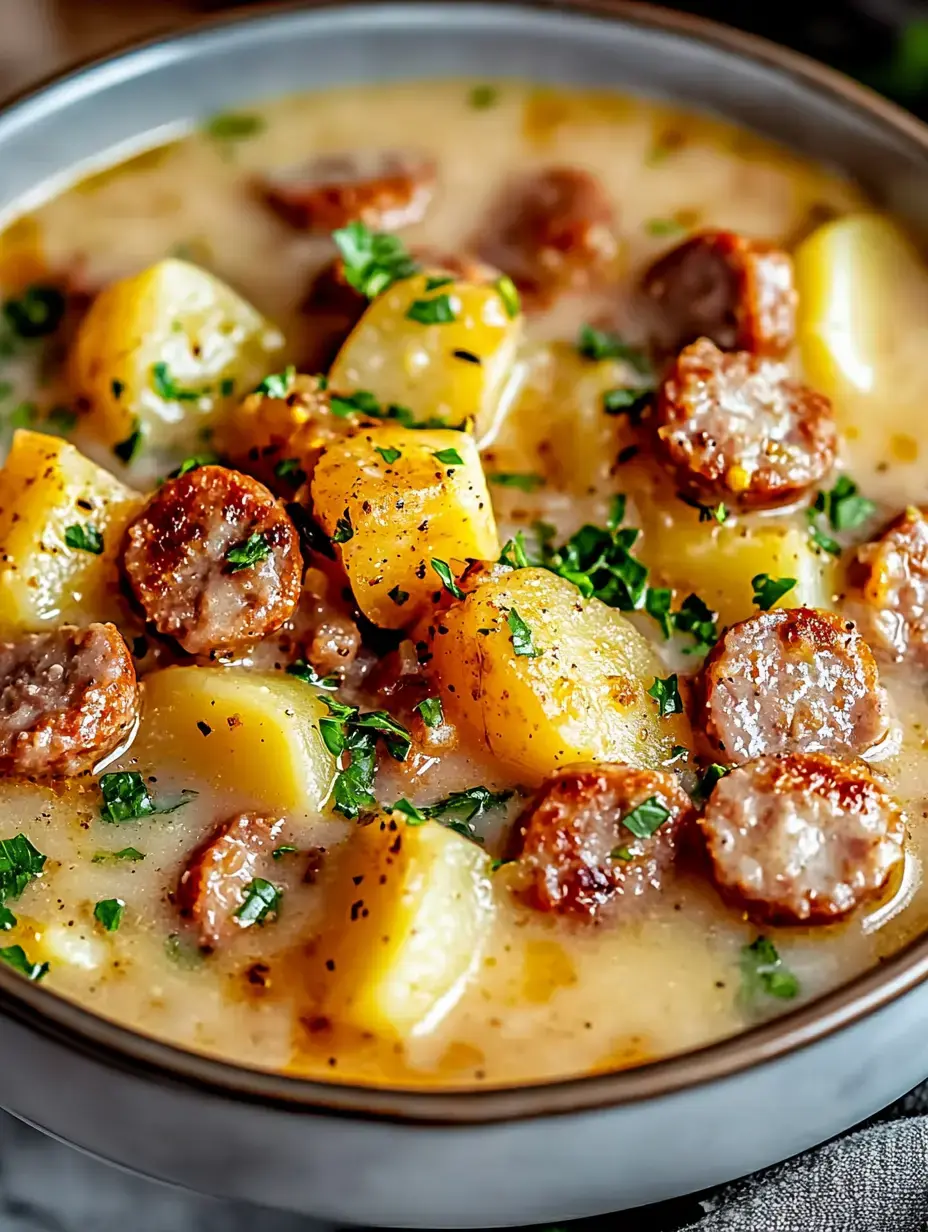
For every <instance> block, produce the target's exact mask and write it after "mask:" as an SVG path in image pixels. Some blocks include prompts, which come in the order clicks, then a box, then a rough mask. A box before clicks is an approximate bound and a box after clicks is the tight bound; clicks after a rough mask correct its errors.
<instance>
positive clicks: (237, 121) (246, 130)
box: [203, 111, 267, 141]
mask: <svg viewBox="0 0 928 1232" xmlns="http://www.w3.org/2000/svg"><path fill="white" fill-rule="evenodd" d="M266 127H267V124H266V122H265V120H264V119H263V118H262V117H261V116H259V115H254V114H253V113H252V112H248V111H224V112H221V113H220V114H219V115H214V116H213V117H212V119H210V120H207V122H206V124H205V125H204V128H203V131H204V132H205V133H206V135H207V137H210V138H212V140H213V141H245V140H247V139H248V138H249V137H257V135H258V134H259V133H262V132H264V129H265V128H266Z"/></svg>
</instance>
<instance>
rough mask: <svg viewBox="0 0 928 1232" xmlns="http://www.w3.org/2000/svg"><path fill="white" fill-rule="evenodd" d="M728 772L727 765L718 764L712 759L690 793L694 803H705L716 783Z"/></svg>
mask: <svg viewBox="0 0 928 1232" xmlns="http://www.w3.org/2000/svg"><path fill="white" fill-rule="evenodd" d="M728 773H729V769H728V766H720V765H719V763H718V762H717V761H714V762H713V763H712V765H711V766H706V768H705V770H703V772H702V774H701V775H700V776H699V782H698V783H697V785H696V789H695V791H694V792H693V793H692V795H693V799H694V800H695V801H696V803H697V804H705V802H706V801H707V800H708V799H709V797H710V796H711V795H712V793H713V791H714V790H715V785H716V783H717V782H718V781H719V779H723V778H724V777H725V775H726V774H728Z"/></svg>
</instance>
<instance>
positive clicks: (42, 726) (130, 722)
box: [0, 624, 139, 778]
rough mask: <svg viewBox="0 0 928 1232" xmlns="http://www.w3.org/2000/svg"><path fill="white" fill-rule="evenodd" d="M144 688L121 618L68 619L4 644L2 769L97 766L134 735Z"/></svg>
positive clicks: (31, 771) (77, 770)
mask: <svg viewBox="0 0 928 1232" xmlns="http://www.w3.org/2000/svg"><path fill="white" fill-rule="evenodd" d="M138 710H139V690H138V684H137V683H136V678H135V667H134V665H133V663H132V655H131V654H130V653H129V647H128V646H127V645H126V643H125V642H124V641H123V639H122V635H121V634H120V633H119V630H118V629H116V627H115V626H114V625H109V624H107V625H103V624H93V625H89V626H88V627H87V628H86V629H77V628H75V627H74V626H73V625H63V626H62V627H61V628H60V629H56V630H55V631H54V632H52V633H33V634H31V635H29V636H28V637H23V638H21V639H20V640H19V641H17V642H3V643H2V644H0V774H7V775H24V776H28V777H29V778H57V777H61V776H65V777H66V776H70V775H75V774H83V773H85V772H89V771H91V770H92V769H93V768H94V766H95V765H96V764H97V763H98V762H99V761H100V760H101V759H102V758H104V757H106V756H107V754H109V753H112V752H114V751H115V750H116V749H117V748H119V746H120V745H121V744H123V743H124V742H125V741H126V740H128V738H129V736H130V735H131V733H132V728H133V726H134V724H135V722H136V719H137V717H138Z"/></svg>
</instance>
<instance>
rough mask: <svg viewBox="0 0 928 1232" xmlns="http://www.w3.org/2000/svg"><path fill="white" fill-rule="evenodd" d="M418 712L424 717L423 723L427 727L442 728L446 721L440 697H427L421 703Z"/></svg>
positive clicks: (417, 707) (417, 708)
mask: <svg viewBox="0 0 928 1232" xmlns="http://www.w3.org/2000/svg"><path fill="white" fill-rule="evenodd" d="M416 710H418V711H419V713H420V714H421V715H422V722H423V723H424V724H425V725H426V727H441V725H442V723H444V721H445V713H444V711H443V710H442V705H441V698H440V697H426V698H425V699H424V700H423V701H421V702H419V704H418V705H417V706H416Z"/></svg>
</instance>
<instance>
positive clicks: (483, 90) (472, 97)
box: [467, 86, 499, 111]
mask: <svg viewBox="0 0 928 1232" xmlns="http://www.w3.org/2000/svg"><path fill="white" fill-rule="evenodd" d="M467 101H468V102H469V103H470V105H471V107H473V108H474V110H475V111H486V109H487V108H488V107H493V106H494V105H495V104H496V103H497V102H498V101H499V90H498V89H497V88H496V86H474V88H473V89H472V90H471V92H470V94H469V95H468V96H467Z"/></svg>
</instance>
